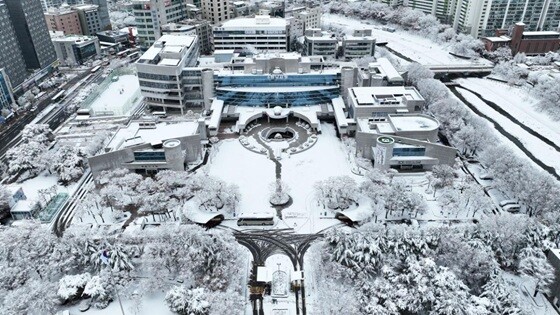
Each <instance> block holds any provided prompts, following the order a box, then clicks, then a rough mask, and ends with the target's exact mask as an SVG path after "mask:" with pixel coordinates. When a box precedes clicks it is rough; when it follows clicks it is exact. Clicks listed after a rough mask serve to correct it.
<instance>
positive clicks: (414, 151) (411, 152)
mask: <svg viewBox="0 0 560 315" xmlns="http://www.w3.org/2000/svg"><path fill="white" fill-rule="evenodd" d="M424 155H426V149H425V148H393V156H424Z"/></svg>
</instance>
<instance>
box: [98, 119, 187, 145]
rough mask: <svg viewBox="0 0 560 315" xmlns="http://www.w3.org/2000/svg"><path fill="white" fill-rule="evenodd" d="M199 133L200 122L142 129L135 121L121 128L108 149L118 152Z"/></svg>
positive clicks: (164, 124)
mask: <svg viewBox="0 0 560 315" xmlns="http://www.w3.org/2000/svg"><path fill="white" fill-rule="evenodd" d="M197 132H198V122H196V121H183V122H178V123H157V124H156V125H155V128H148V129H143V128H140V122H138V121H135V122H131V123H130V124H129V125H128V126H126V127H123V128H120V129H119V130H118V131H117V133H115V135H114V136H113V138H112V139H111V141H110V142H109V143H108V144H107V149H108V150H110V151H116V150H120V149H124V148H126V147H130V146H134V145H140V144H146V143H159V142H163V141H165V140H168V139H174V138H180V137H186V136H192V135H195V134H196V133H197ZM107 149H106V150H107Z"/></svg>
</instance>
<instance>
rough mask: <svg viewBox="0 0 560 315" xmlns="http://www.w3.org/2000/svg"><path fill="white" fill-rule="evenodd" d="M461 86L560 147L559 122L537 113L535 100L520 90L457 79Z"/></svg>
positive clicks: (498, 83)
mask: <svg viewBox="0 0 560 315" xmlns="http://www.w3.org/2000/svg"><path fill="white" fill-rule="evenodd" d="M456 81H457V82H458V83H459V84H461V86H464V87H465V88H467V89H470V90H473V91H475V92H476V93H478V94H480V95H482V96H483V97H484V98H485V99H486V100H488V101H490V102H492V103H495V104H496V105H498V106H500V107H501V108H502V109H503V110H505V111H507V112H508V113H509V114H510V115H512V116H513V117H515V118H516V119H517V120H519V121H520V122H521V123H523V124H524V125H525V126H527V127H529V128H531V129H533V130H535V131H536V132H538V133H539V134H540V135H542V136H543V137H545V138H547V139H549V140H550V141H552V142H554V143H556V144H557V145H560V122H558V121H554V120H552V119H551V118H550V117H549V116H548V115H547V114H545V113H542V112H540V111H538V110H537V109H536V108H535V106H536V104H537V102H538V100H537V99H535V98H534V97H531V96H530V95H528V93H527V92H526V91H524V90H522V89H521V88H518V87H513V86H510V85H508V84H506V83H501V82H497V81H493V80H487V79H477V78H468V79H458V80H456Z"/></svg>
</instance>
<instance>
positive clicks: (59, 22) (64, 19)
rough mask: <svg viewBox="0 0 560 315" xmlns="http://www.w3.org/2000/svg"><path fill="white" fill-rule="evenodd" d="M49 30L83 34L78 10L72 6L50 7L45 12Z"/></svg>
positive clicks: (68, 33)
mask: <svg viewBox="0 0 560 315" xmlns="http://www.w3.org/2000/svg"><path fill="white" fill-rule="evenodd" d="M45 20H46V21H47V27H48V28H49V31H58V32H63V33H64V35H81V34H82V26H81V24H80V19H79V17H78V12H77V11H76V10H73V9H70V7H68V6H66V7H60V8H58V9H57V8H49V9H48V11H47V12H45Z"/></svg>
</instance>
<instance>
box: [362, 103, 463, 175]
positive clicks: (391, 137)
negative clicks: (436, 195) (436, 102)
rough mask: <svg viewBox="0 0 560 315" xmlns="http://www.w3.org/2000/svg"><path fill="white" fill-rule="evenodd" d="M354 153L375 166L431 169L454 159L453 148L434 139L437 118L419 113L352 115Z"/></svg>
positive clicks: (437, 124)
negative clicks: (358, 116)
mask: <svg viewBox="0 0 560 315" xmlns="http://www.w3.org/2000/svg"><path fill="white" fill-rule="evenodd" d="M356 123H357V130H356V135H355V136H356V154H358V155H361V156H362V157H364V158H367V159H370V160H372V161H373V163H374V167H375V168H379V169H385V170H386V169H389V168H395V169H431V168H432V167H433V166H434V165H438V164H447V165H453V163H455V155H456V153H457V151H456V149H455V148H453V147H448V146H445V145H443V144H440V143H438V142H437V141H438V140H437V134H438V129H439V122H438V121H437V120H436V119H434V118H432V117H430V116H427V115H422V114H390V115H388V116H387V117H360V118H357V119H356Z"/></svg>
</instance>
